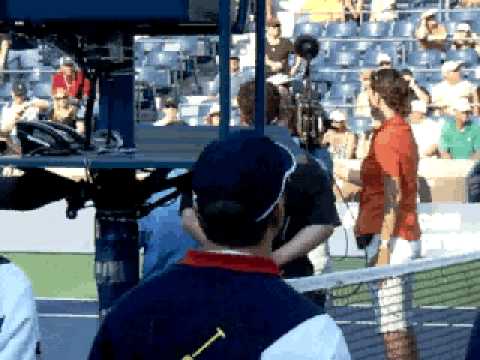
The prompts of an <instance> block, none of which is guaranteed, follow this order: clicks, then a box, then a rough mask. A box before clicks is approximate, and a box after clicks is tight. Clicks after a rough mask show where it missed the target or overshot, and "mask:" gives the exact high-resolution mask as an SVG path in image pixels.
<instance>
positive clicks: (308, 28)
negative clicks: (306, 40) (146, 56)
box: [293, 22, 323, 38]
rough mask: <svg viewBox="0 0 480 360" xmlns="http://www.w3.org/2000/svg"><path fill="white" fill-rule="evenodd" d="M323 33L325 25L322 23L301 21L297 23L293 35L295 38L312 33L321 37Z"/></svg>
mask: <svg viewBox="0 0 480 360" xmlns="http://www.w3.org/2000/svg"><path fill="white" fill-rule="evenodd" d="M322 34H323V25H322V24H320V23H311V22H305V23H299V24H295V27H294V29H293V36H294V37H295V38H297V37H299V36H300V35H311V36H313V37H314V38H319V37H321V36H322Z"/></svg>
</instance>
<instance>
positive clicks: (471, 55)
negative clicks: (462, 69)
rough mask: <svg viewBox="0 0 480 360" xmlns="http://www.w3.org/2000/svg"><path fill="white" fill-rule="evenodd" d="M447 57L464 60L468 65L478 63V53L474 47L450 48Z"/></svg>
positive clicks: (448, 58)
mask: <svg viewBox="0 0 480 360" xmlns="http://www.w3.org/2000/svg"><path fill="white" fill-rule="evenodd" d="M446 59H447V60H460V61H463V63H464V64H465V66H466V67H473V66H477V65H478V54H477V52H476V51H475V50H474V49H464V50H449V51H448V52H447V58H446Z"/></svg>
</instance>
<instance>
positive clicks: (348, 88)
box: [329, 81, 360, 100]
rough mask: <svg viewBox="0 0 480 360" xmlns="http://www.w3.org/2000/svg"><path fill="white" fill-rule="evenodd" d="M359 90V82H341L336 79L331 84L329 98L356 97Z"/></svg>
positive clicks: (345, 98)
mask: <svg viewBox="0 0 480 360" xmlns="http://www.w3.org/2000/svg"><path fill="white" fill-rule="evenodd" d="M359 92H360V82H359V81H354V82H341V81H337V82H335V83H333V84H332V87H331V88H330V92H329V98H335V99H344V100H347V99H352V98H356V96H357V95H358V93H359Z"/></svg>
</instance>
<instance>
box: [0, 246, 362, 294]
mask: <svg viewBox="0 0 480 360" xmlns="http://www.w3.org/2000/svg"><path fill="white" fill-rule="evenodd" d="M3 255H5V256H7V257H8V258H9V259H10V260H12V261H13V262H15V263H16V264H18V265H19V266H20V267H21V268H22V269H23V270H24V271H25V272H26V273H27V275H28V276H29V277H30V279H31V280H32V283H33V288H34V291H35V295H36V296H38V297H52V298H95V297H96V289H95V281H94V276H95V272H94V270H95V268H94V258H93V255H73V254H24V253H21V254H18V253H14V254H3ZM334 264H335V266H334V268H335V271H341V270H350V269H354V268H359V267H362V266H363V264H364V262H363V260H361V259H336V260H335V262H334Z"/></svg>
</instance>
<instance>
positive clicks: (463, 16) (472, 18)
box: [448, 9, 478, 23]
mask: <svg viewBox="0 0 480 360" xmlns="http://www.w3.org/2000/svg"><path fill="white" fill-rule="evenodd" d="M448 17H449V19H450V20H451V21H457V22H472V23H474V22H476V21H478V12H477V11H469V10H468V9H465V10H463V11H455V12H451V13H449V14H448Z"/></svg>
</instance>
